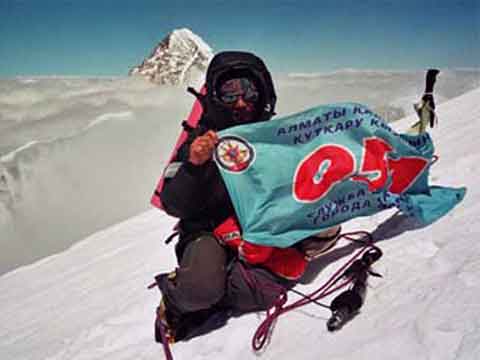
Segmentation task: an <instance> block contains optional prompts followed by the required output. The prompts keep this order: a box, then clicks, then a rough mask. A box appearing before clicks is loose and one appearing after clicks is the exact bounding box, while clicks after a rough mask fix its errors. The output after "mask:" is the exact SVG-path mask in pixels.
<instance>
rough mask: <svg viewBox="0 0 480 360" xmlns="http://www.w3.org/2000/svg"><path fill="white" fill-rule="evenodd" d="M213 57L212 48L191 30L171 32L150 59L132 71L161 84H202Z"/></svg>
mask: <svg viewBox="0 0 480 360" xmlns="http://www.w3.org/2000/svg"><path fill="white" fill-rule="evenodd" d="M212 56H213V51H212V49H211V47H210V46H209V45H208V44H207V43H206V42H205V41H203V40H202V38H201V37H200V36H198V35H196V34H194V33H193V32H192V31H191V30H189V29H187V28H182V29H176V30H174V31H172V32H171V33H169V34H168V35H167V36H166V37H165V38H164V39H163V40H162V41H160V43H159V44H158V45H157V46H156V47H155V48H154V49H153V51H152V52H151V54H150V56H148V57H147V58H145V59H144V60H143V62H142V63H141V64H140V65H138V66H135V67H134V68H132V69H131V70H130V71H129V75H140V76H144V77H146V78H147V79H149V80H150V81H152V82H154V83H157V84H169V85H190V86H196V85H199V82H200V80H202V77H203V76H204V74H205V72H206V70H207V66H208V63H209V62H210V60H211V58H212Z"/></svg>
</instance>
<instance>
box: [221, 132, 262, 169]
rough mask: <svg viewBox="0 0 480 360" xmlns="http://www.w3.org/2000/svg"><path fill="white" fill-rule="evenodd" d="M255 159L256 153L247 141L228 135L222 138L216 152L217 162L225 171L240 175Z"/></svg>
mask: <svg viewBox="0 0 480 360" xmlns="http://www.w3.org/2000/svg"><path fill="white" fill-rule="evenodd" d="M254 159H255V151H254V149H253V146H252V145H250V144H249V143H248V142H247V141H246V140H245V139H242V138H241V137H239V136H234V135H227V136H224V137H222V138H220V141H219V142H218V145H217V148H216V150H215V161H216V162H217V164H219V165H220V166H221V167H222V168H223V169H225V170H227V171H230V172H235V173H239V172H242V171H244V170H246V169H247V168H248V167H249V166H250V164H252V162H253V160H254Z"/></svg>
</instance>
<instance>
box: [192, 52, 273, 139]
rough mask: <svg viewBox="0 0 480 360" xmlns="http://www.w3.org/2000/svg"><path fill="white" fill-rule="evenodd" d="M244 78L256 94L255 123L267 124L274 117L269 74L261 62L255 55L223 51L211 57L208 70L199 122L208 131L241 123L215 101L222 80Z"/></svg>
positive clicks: (271, 84) (225, 107) (231, 111)
mask: <svg viewBox="0 0 480 360" xmlns="http://www.w3.org/2000/svg"><path fill="white" fill-rule="evenodd" d="M242 77H246V78H249V79H251V80H252V81H253V82H254V83H255V86H256V87H257V89H258V91H259V100H258V102H257V104H256V114H255V116H254V119H255V120H254V122H258V121H267V120H270V118H271V117H272V116H273V115H275V112H274V110H275V103H276V100H277V97H276V94H275V89H274V87H273V82H272V78H271V75H270V73H269V71H268V69H267V67H266V66H265V64H264V63H263V61H262V60H261V59H260V58H259V57H257V56H255V55H254V54H251V53H248V52H241V51H225V52H221V53H218V54H217V55H215V56H214V58H213V59H212V61H211V62H210V65H209V67H208V70H207V80H206V86H207V94H206V96H205V98H204V99H202V100H203V101H202V103H203V106H204V114H203V116H202V120H201V123H202V124H203V125H204V126H206V127H207V128H209V129H213V130H217V131H218V130H223V129H226V128H228V127H231V126H235V125H239V124H240V123H238V122H236V121H235V120H234V116H233V110H232V109H231V108H230V107H227V106H225V105H224V104H223V103H222V102H221V100H220V99H219V98H218V96H217V95H218V90H219V87H220V85H221V84H223V83H224V82H225V81H227V80H230V79H234V78H242Z"/></svg>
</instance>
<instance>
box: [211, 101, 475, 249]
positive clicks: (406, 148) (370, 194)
mask: <svg viewBox="0 0 480 360" xmlns="http://www.w3.org/2000/svg"><path fill="white" fill-rule="evenodd" d="M219 137H220V141H219V143H218V145H217V148H216V151H215V154H214V158H215V162H216V163H217V165H218V168H219V169H220V173H221V174H222V177H223V179H224V182H225V184H226V187H227V189H228V192H229V194H230V196H231V198H232V201H233V204H234V207H235V211H236V213H237V217H238V220H239V222H240V225H241V227H242V231H243V237H244V238H245V239H246V240H248V241H250V242H253V243H257V244H263V245H271V246H278V247H286V246H290V245H292V244H294V243H296V242H297V241H299V240H301V239H303V238H305V237H307V236H310V235H313V234H315V233H317V232H319V231H322V230H325V229H328V228H329V227H332V226H334V225H337V224H341V223H343V222H345V221H347V220H350V219H352V218H355V217H358V216H367V215H372V214H375V213H377V212H379V211H381V210H384V209H387V208H390V207H393V206H396V207H398V208H399V209H400V210H402V212H404V213H406V214H408V215H412V216H415V217H416V218H417V219H418V220H419V221H421V222H422V223H424V224H430V223H432V222H434V221H435V220H437V219H438V218H440V217H441V216H443V215H444V214H446V213H447V212H448V211H449V210H450V209H452V208H453V207H454V206H455V205H456V204H457V203H459V202H460V201H461V200H462V199H463V197H464V195H465V192H466V189H465V188H458V189H456V188H446V187H439V186H435V187H431V186H429V184H428V173H429V168H430V166H431V164H432V159H433V154H434V147H433V142H432V139H431V138H430V136H429V135H428V133H424V134H421V135H406V134H398V133H396V132H394V131H393V130H392V128H391V127H390V126H389V125H388V124H387V123H386V122H385V121H384V120H383V119H382V118H381V117H380V116H378V115H377V114H375V113H373V112H372V111H370V110H369V109H368V108H367V107H365V106H363V105H360V104H354V103H342V104H333V105H325V106H319V107H315V108H313V109H310V110H307V111H305V112H302V113H298V114H295V115H291V116H287V117H284V118H281V119H275V120H271V121H268V122H261V123H255V124H249V125H243V126H237V127H233V128H229V129H226V130H223V131H221V132H219Z"/></svg>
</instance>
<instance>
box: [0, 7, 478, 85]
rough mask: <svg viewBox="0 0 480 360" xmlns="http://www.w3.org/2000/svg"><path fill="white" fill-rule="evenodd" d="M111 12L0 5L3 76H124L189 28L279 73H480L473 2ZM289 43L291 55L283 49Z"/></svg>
mask: <svg viewBox="0 0 480 360" xmlns="http://www.w3.org/2000/svg"><path fill="white" fill-rule="evenodd" d="M112 7H113V5H111V2H110V1H108V0H103V1H93V0H85V1H83V2H81V3H80V2H78V3H77V2H70V1H69V2H65V1H61V0H50V1H45V2H42V3H32V2H24V1H15V0H0V18H1V19H2V21H1V25H0V32H1V33H2V42H0V54H1V55H2V56H0V78H5V77H6V78H10V77H20V76H57V77H63V76H80V77H85V76H88V77H121V76H127V75H128V70H130V69H131V68H132V67H134V66H136V65H138V64H140V63H141V62H142V61H143V59H144V58H145V57H147V56H148V55H149V54H150V52H151V51H152V49H153V48H154V47H155V46H157V44H158V43H159V42H160V41H161V40H162V39H163V38H164V37H165V36H167V35H168V34H169V33H170V32H171V31H173V30H175V29H179V28H183V27H186V28H188V29H190V30H191V31H192V32H194V33H195V34H197V35H198V36H200V37H201V38H202V39H203V40H204V41H205V42H206V43H207V44H208V45H209V46H210V47H211V48H212V49H213V51H214V52H218V51H223V50H233V49H237V50H240V49H241V50H245V51H252V52H254V53H256V54H257V55H258V56H260V57H261V58H263V59H264V61H265V62H266V64H267V66H268V67H269V69H270V70H271V72H273V73H278V74H287V73H308V74H311V73H325V72H332V71H341V70H342V69H355V70H360V71H368V70H372V69H375V70H384V71H417V70H418V71H420V70H424V69H426V68H432V67H436V68H442V69H445V68H446V69H462V68H468V69H475V70H476V69H479V68H480V49H479V47H478V43H479V42H480V35H479V34H480V24H479V21H478V18H479V14H480V4H479V2H478V1H477V0H462V1H455V2H449V3H447V4H443V3H442V2H440V1H434V0H424V1H422V2H421V4H419V2H417V1H413V0H408V1H404V2H402V4H397V3H395V2H392V1H372V0H367V1H365V2H363V3H362V4H358V3H355V2H354V1H353V0H343V1H336V2H334V1H330V0H329V1H325V2H322V4H318V3H317V2H314V1H309V0H303V1H297V2H292V1H287V0H284V1H281V2H278V1H273V0H266V1H263V2H262V3H261V4H257V3H255V2H254V1H251V0H244V1H242V3H241V4H239V3H234V4H228V3H226V2H222V1H214V0H211V1H204V2H202V4H198V3H196V2H191V1H190V2H189V1H185V0H184V1H178V2H176V3H168V2H163V1H153V0H144V1H141V2H140V4H132V3H130V2H129V1H118V2H116V3H115V8H114V9H113V10H112ZM132 14H135V15H132ZM232 14H234V16H232ZM291 44H295V51H294V52H288V51H285V49H286V48H287V49H288V48H289V47H290V45H291Z"/></svg>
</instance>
